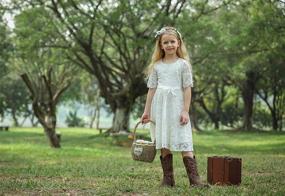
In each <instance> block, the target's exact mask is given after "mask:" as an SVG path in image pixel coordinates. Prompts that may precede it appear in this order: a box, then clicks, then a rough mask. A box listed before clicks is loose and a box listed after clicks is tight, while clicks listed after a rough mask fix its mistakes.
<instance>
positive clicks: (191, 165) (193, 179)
mask: <svg viewBox="0 0 285 196" xmlns="http://www.w3.org/2000/svg"><path fill="white" fill-rule="evenodd" d="M181 154H182V157H183V163H184V166H185V169H186V172H187V175H188V178H189V182H190V185H191V186H199V187H207V185H204V184H202V182H201V180H200V176H199V174H198V169H197V163H196V158H195V156H194V154H193V152H192V151H184V152H182V153H181Z"/></svg>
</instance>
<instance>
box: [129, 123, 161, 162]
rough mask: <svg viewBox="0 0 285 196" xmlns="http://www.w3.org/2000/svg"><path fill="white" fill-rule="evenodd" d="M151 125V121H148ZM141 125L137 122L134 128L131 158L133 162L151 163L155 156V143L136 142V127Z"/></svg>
mask: <svg viewBox="0 0 285 196" xmlns="http://www.w3.org/2000/svg"><path fill="white" fill-rule="evenodd" d="M150 122H151V123H154V122H153V121H150ZM140 123H141V121H140V122H138V123H137V124H136V126H135V128H134V141H133V144H132V151H131V152H132V157H133V160H135V161H143V162H149V163H151V162H152V161H153V160H154V158H155V155H156V149H155V142H149V141H145V143H142V142H139V140H136V129H137V127H138V125H139V124H140Z"/></svg>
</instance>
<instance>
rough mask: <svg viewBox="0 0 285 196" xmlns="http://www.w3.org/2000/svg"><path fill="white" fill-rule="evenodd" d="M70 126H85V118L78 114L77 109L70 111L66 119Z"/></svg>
mask: <svg viewBox="0 0 285 196" xmlns="http://www.w3.org/2000/svg"><path fill="white" fill-rule="evenodd" d="M65 123H66V124H67V126H68V127H84V125H85V123H84V120H83V119H82V118H80V117H78V116H77V111H74V112H72V111H70V112H69V113H68V116H67V117H66V119H65Z"/></svg>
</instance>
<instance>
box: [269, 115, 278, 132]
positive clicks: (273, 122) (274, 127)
mask: <svg viewBox="0 0 285 196" xmlns="http://www.w3.org/2000/svg"><path fill="white" fill-rule="evenodd" d="M271 117H272V128H273V130H274V131H277V130H278V119H277V117H276V114H275V112H272V113H271Z"/></svg>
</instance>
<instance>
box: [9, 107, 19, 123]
mask: <svg viewBox="0 0 285 196" xmlns="http://www.w3.org/2000/svg"><path fill="white" fill-rule="evenodd" d="M11 114H12V118H13V121H14V123H13V124H14V126H15V127H18V126H19V122H18V119H17V115H16V111H15V110H14V109H12V112H11Z"/></svg>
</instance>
